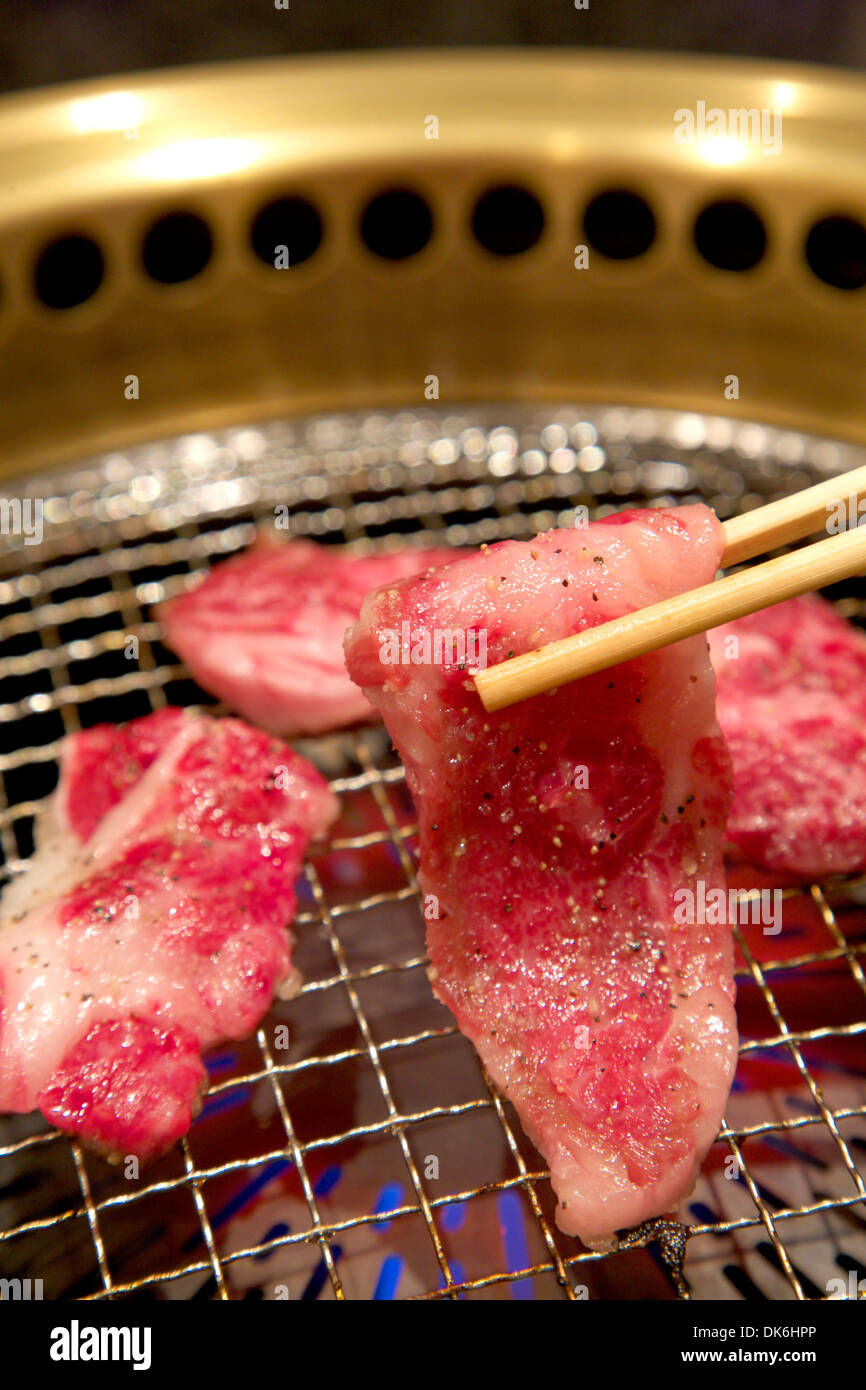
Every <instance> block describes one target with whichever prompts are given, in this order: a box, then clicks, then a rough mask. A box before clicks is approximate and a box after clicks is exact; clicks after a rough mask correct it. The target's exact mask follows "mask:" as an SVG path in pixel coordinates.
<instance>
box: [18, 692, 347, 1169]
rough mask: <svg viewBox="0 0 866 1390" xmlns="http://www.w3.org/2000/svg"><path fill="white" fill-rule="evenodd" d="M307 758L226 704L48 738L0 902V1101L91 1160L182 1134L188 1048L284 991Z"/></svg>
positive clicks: (232, 1032) (323, 795)
mask: <svg viewBox="0 0 866 1390" xmlns="http://www.w3.org/2000/svg"><path fill="white" fill-rule="evenodd" d="M336 809H337V808H336V802H335V799H334V797H333V796H332V794H331V793H330V791H329V790H328V787H327V785H326V783H325V782H324V781H323V779H322V778H321V777H320V775H319V773H318V772H317V771H316V770H315V768H313V767H312V766H311V765H310V764H309V763H308V762H306V761H305V760H304V759H303V758H301V757H299V756H298V755H297V754H296V753H294V752H293V751H292V750H291V749H290V748H289V747H288V746H287V745H286V744H284V743H282V742H280V741H279V740H276V739H273V738H271V737H269V736H268V735H267V734H263V733H261V732H259V731H258V730H256V729H251V728H249V727H248V726H247V725H245V724H243V723H241V722H240V721H239V720H236V719H223V720H216V719H212V718H210V717H209V716H195V715H188V714H185V713H184V712H183V711H182V710H179V709H166V710H162V711H160V712H158V713H156V714H152V715H148V716H146V717H144V718H142V719H136V720H133V722H132V723H130V724H127V725H126V726H125V727H122V728H117V727H114V726H110V725H98V726H96V727H95V728H92V729H88V730H86V731H84V732H82V733H77V734H73V735H71V736H70V737H69V738H67V739H66V740H65V743H64V746H63V753H62V760H61V776H60V784H59V786H58V789H57V791H56V792H55V794H54V796H53V798H52V800H51V802H50V805H49V808H48V810H47V811H46V813H45V816H44V819H43V822H42V824H41V825H40V827H39V835H38V849H37V852H36V854H35V855H34V856H33V858H32V860H31V861H30V864H29V866H28V869H27V871H26V872H25V873H24V874H23V875H22V877H21V878H20V879H19V880H17V881H15V882H14V883H12V884H11V885H10V886H9V888H8V889H7V890H6V892H5V894H4V896H3V901H2V916H0V1109H2V1110H14V1111H29V1110H33V1109H39V1110H41V1111H42V1112H43V1114H44V1115H45V1116H46V1117H47V1118H48V1119H49V1120H51V1121H52V1122H53V1123H55V1124H56V1125H58V1126H59V1127H60V1128H61V1129H63V1130H66V1131H68V1132H70V1133H73V1134H75V1135H77V1136H79V1137H80V1138H81V1139H82V1140H84V1141H85V1142H86V1143H87V1144H89V1145H90V1146H91V1147H93V1148H96V1149H98V1150H100V1151H102V1152H104V1153H106V1154H107V1155H109V1156H113V1157H117V1156H122V1155H133V1154H134V1155H137V1156H138V1157H139V1158H141V1159H147V1158H150V1157H153V1156H154V1155H156V1154H158V1153H160V1152H161V1151H163V1150H164V1149H166V1148H167V1147H169V1146H170V1145H171V1144H172V1143H174V1141H175V1140H176V1139H178V1138H179V1137H180V1136H181V1135H182V1134H184V1133H185V1131H186V1130H187V1128H188V1127H189V1124H190V1122H191V1118H192V1115H193V1114H194V1113H195V1111H196V1110H197V1108H198V1105H199V1103H200V1095H201V1092H202V1090H203V1089H204V1086H205V1071H204V1068H203V1066H202V1061H201V1052H202V1050H203V1049H204V1048H207V1047H209V1046H211V1045H212V1044H214V1043H216V1042H219V1041H220V1040H221V1039H224V1038H240V1037H244V1036H245V1035H247V1034H248V1033H250V1032H251V1031H252V1029H253V1028H254V1027H255V1026H256V1024H257V1023H258V1021H259V1019H260V1018H261V1017H262V1015H263V1014H264V1013H265V1011H266V1010H267V1008H268V1007H269V1005H270V1003H271V1000H272V998H273V996H274V994H275V992H280V993H284V992H289V991H291V990H292V988H293V987H296V980H295V978H294V976H293V972H292V968H291V958H290V945H289V936H288V932H287V927H288V924H289V923H290V922H291V919H292V916H293V914H294V910H295V890H294V882H295V878H296V875H297V872H298V869H299V866H300V863H301V860H302V858H303V855H304V851H305V849H306V846H307V843H308V841H309V840H310V838H311V837H312V836H314V835H317V834H319V833H321V832H322V831H323V830H325V828H326V827H327V826H328V825H329V824H330V822H331V821H332V820H333V818H334V816H335V814H336Z"/></svg>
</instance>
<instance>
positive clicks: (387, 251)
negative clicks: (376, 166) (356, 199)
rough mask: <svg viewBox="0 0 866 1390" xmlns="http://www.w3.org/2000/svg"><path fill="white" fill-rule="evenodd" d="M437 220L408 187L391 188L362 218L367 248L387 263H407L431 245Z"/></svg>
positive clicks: (376, 200)
mask: <svg viewBox="0 0 866 1390" xmlns="http://www.w3.org/2000/svg"><path fill="white" fill-rule="evenodd" d="M432 232H433V217H432V214H431V212H430V209H429V208H428V206H427V204H426V203H425V201H424V199H423V198H419V196H418V194H417V193H411V192H410V191H409V190H408V189H406V188H393V189H389V190H388V192H386V193H380V194H379V195H378V196H377V197H375V198H374V199H373V201H372V202H371V203H369V204H368V205H367V208H366V209H365V211H364V215H363V217H362V218H361V236H362V237H363V239H364V245H365V246H366V247H368V249H369V250H370V251H372V252H373V254H374V255H376V256H382V257H383V259H385V260H387V261H403V260H405V259H406V257H407V256H415V255H417V254H418V252H419V251H421V250H423V248H424V247H425V246H426V245H427V242H428V241H429V240H430V237H431V235H432Z"/></svg>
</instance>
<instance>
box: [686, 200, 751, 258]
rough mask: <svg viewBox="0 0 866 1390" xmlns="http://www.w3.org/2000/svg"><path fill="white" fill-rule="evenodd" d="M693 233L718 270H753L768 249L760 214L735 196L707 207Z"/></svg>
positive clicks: (705, 255)
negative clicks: (737, 200)
mask: <svg viewBox="0 0 866 1390" xmlns="http://www.w3.org/2000/svg"><path fill="white" fill-rule="evenodd" d="M694 235H695V245H696V246H697V248H698V250H699V251H700V253H701V255H702V256H703V258H704V260H705V261H709V263H710V265H714V266H716V267H717V268H718V269H719V270H751V269H752V267H753V266H756V265H757V264H758V261H759V260H760V259H761V257H762V256H763V254H764V252H765V251H766V249H767V233H766V232H765V231H764V224H763V222H762V221H761V219H760V217H759V216H758V214H757V213H756V212H754V211H753V210H752V208H750V207H747V206H746V204H745V203H739V202H736V201H734V200H730V201H723V202H719V203H710V205H709V207H706V208H704V210H703V212H702V213H700V214H699V216H698V219H697V221H696V222H695V232H694Z"/></svg>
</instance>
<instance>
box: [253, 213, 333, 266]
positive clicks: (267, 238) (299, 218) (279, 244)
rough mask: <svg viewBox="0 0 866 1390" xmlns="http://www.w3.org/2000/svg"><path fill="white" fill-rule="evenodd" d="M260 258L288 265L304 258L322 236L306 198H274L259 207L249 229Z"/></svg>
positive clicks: (276, 263) (304, 259)
mask: <svg viewBox="0 0 866 1390" xmlns="http://www.w3.org/2000/svg"><path fill="white" fill-rule="evenodd" d="M250 240H251V241H252V245H253V250H254V251H255V253H256V255H257V256H258V258H259V260H260V261H264V263H265V265H270V266H273V267H274V268H275V269H283V268H285V269H290V268H291V267H292V266H294V265H300V264H301V262H302V261H308V260H309V259H310V257H311V256H312V255H314V254H315V252H316V251H318V249H319V244H320V242H321V240H322V219H321V217H320V216H319V214H318V213H317V212H316V209H315V208H314V207H313V205H312V203H308V202H307V200H306V198H278V199H276V200H275V201H274V202H272V203H268V205H267V207H264V208H262V210H261V212H260V213H259V214H258V216H257V218H256V220H255V222H254V223H253V226H252V231H251V233H250Z"/></svg>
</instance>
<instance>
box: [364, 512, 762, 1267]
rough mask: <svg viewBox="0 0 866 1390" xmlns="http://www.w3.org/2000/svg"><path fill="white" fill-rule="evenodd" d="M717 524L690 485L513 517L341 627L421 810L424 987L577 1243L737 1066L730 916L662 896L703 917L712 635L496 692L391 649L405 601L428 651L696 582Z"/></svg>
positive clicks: (548, 626)
mask: <svg viewBox="0 0 866 1390" xmlns="http://www.w3.org/2000/svg"><path fill="white" fill-rule="evenodd" d="M722 543H723V542H722V534H721V530H720V527H719V524H718V522H717V521H716V519H715V517H714V516H713V514H712V513H711V512H710V511H708V510H707V509H706V508H704V507H699V506H695V507H683V508H678V509H677V510H676V511H662V510H659V511H640V512H631V513H626V514H621V515H618V516H612V517H610V518H607V519H606V520H605V521H603V522H599V523H596V524H593V525H591V526H589V527H587V528H585V529H582V530H568V531H566V530H560V531H550V532H547V533H546V534H544V535H541V536H538V537H537V538H536V539H535V540H534V541H530V542H525V543H524V542H515V541H506V542H503V543H501V544H497V545H493V546H490V547H489V548H483V549H482V551H481V552H479V553H477V554H475V555H472V556H469V557H466V558H464V559H460V560H457V561H455V562H454V563H452V564H451V565H450V566H448V568H447V569H444V570H438V571H435V572H433V573H431V574H427V575H424V576H420V577H417V578H414V579H408V580H405V581H403V582H402V583H401V584H399V585H395V586H392V587H390V588H388V589H381V590H379V591H378V592H377V593H375V594H372V595H370V596H369V597H368V598H367V599H366V601H365V603H364V607H363V609H362V611H361V617H360V619H359V621H358V623H357V624H356V626H355V627H354V628H353V629H352V630H351V631H350V633H349V634H348V635H347V639H346V650H347V663H348V669H349V672H350V674H351V676H352V678H353V679H354V680H356V681H357V682H358V684H359V685H360V686H362V687H363V688H364V690H365V691H366V693H367V695H368V697H369V698H370V699H371V700H372V701H373V702H374V703H375V704H376V705H377V706H378V708H379V709H380V711H381V713H382V715H383V718H384V720H385V724H386V726H387V728H388V730H389V731H390V733H391V737H392V738H393V740H394V743H395V744H396V746H397V748H398V750H399V752H400V753H401V755H402V758H403V762H404V764H405V767H406V775H407V780H408V785H409V788H410V790H411V792H412V794H413V796H414V798H415V801H416V805H417V808H418V814H419V822H420V881H421V885H422V890H423V893H424V895H425V898H424V910H425V917H427V919H428V923H427V942H428V948H429V955H430V961H431V966H430V979H431V982H432V985H433V989H434V992H435V994H436V995H437V997H438V998H439V999H440V1000H441V1001H442V1002H443V1003H444V1004H447V1006H448V1007H449V1008H450V1009H451V1010H452V1012H453V1013H454V1015H455V1016H456V1018H457V1022H458V1024H459V1026H460V1028H461V1030H462V1032H463V1033H465V1034H466V1036H467V1037H468V1038H470V1039H471V1041H472V1042H473V1043H474V1045H475V1047H476V1048H477V1050H478V1052H479V1053H480V1055H481V1058H482V1060H483V1061H484V1064H485V1066H486V1067H487V1069H488V1071H489V1072H490V1075H491V1076H492V1078H493V1080H494V1081H495V1083H496V1084H497V1086H498V1087H499V1088H500V1089H501V1090H502V1091H503V1092H504V1093H505V1094H506V1095H507V1096H508V1097H509V1099H510V1100H511V1101H512V1102H513V1103H514V1105H515V1107H516V1109H517V1113H518V1115H519V1116H520V1119H521V1121H522V1123H523V1125H524V1127H525V1128H526V1130H527V1133H528V1134H529V1135H530V1137H531V1138H532V1140H533V1141H534V1143H535V1144H536V1145H537V1147H538V1148H539V1149H540V1150H541V1152H542V1153H543V1154H544V1156H545V1158H546V1159H547V1162H548V1164H549V1166H550V1170H551V1176H552V1181H553V1186H554V1188H555V1190H556V1193H557V1196H558V1198H559V1206H558V1211H557V1220H558V1222H559V1225H560V1226H561V1227H562V1229H563V1230H564V1231H566V1232H568V1233H569V1234H576V1235H579V1236H580V1237H581V1238H582V1239H583V1240H584V1241H585V1242H587V1243H593V1244H596V1243H604V1242H605V1241H606V1240H607V1239H608V1238H609V1237H610V1236H611V1234H612V1233H613V1232H614V1231H615V1230H617V1229H618V1228H621V1227H631V1226H633V1225H636V1224H638V1223H640V1222H641V1221H643V1220H645V1219H647V1218H649V1217H651V1216H654V1215H657V1214H659V1213H660V1212H664V1211H665V1210H667V1209H668V1208H670V1207H671V1206H672V1205H673V1204H674V1203H675V1202H676V1201H677V1200H678V1199H679V1198H680V1197H681V1196H682V1195H683V1194H684V1193H685V1192H686V1191H688V1189H689V1188H690V1186H691V1184H692V1183H693V1181H694V1178H695V1176H696V1173H697V1169H698V1166H699V1163H700V1162H701V1160H702V1158H703V1156H704V1154H705V1153H706V1151H707V1149H708V1147H709V1145H710V1144H711V1143H712V1141H713V1139H714V1138H715V1135H716V1133H717V1131H718V1128H719V1122H720V1120H721V1118H722V1112H723V1107H724V1104H725V1099H726V1097H727V1094H728V1089H729V1086H730V1082H731V1078H732V1076H733V1071H734V1065H735V1059H736V1045H737V1033H736V1023H735V1014H734V1007H733V1001H734V984H733V978H732V975H733V959H732V956H733V952H732V942H731V933H730V928H729V927H728V926H727V925H712V924H702V923H701V922H700V921H699V922H697V923H696V924H694V925H686V924H683V922H682V920H676V918H675V913H676V912H679V914H680V919H682V918H683V916H685V915H687V912H688V907H687V904H688V901H689V899H688V896H685V897H683V896H682V892H683V891H685V893H686V895H688V894H691V895H692V896H691V902H692V904H693V905H694V906H695V910H696V915H700V913H699V912H698V904H699V902H700V900H701V893H702V892H703V893H704V895H706V894H709V892H710V891H711V890H713V889H724V877H723V867H722V858H721V840H722V830H723V827H724V823H725V816H726V813H727V809H728V802H729V787H730V763H729V757H728V753H727V750H726V748H725V744H724V741H723V739H722V737H721V734H720V732H719V728H718V725H717V723H716V719H715V712H714V706H713V701H714V681H713V676H712V672H711V669H710V664H709V660H708V655H707V643H706V641H705V639H704V638H703V637H697V638H693V639H690V640H689V641H686V642H681V643H679V644H678V645H677V646H675V647H670V648H667V649H666V650H664V651H659V652H655V653H653V654H651V655H649V656H646V657H643V658H641V659H640V660H638V661H633V662H630V663H628V664H626V665H622V666H620V667H617V668H616V669H615V670H613V671H607V672H604V673H602V674H600V675H598V676H590V677H587V678H586V679H585V680H583V681H579V682H576V683H574V684H572V685H569V686H567V687H563V688H562V689H560V690H558V691H556V692H555V693H553V694H550V695H544V696H539V697H537V698H534V699H532V700H527V701H525V702H524V703H523V704H520V705H517V706H514V707H512V708H510V709H506V710H503V711H501V712H499V713H498V714H486V713H485V711H484V709H483V707H482V705H481V702H480V700H479V699H478V697H477V695H476V693H475V690H474V686H473V684H472V682H471V681H470V680H469V679H468V677H467V673H466V671H465V670H463V669H461V665H460V663H459V662H456V663H451V664H447V663H446V664H441V665H438V666H437V665H433V664H426V665H422V664H413V663H411V662H407V663H406V664H387V663H385V662H383V660H382V659H381V657H382V655H383V654H385V653H387V652H388V651H389V643H390V641H391V638H390V634H391V633H392V632H393V631H394V630H398V631H399V630H400V628H401V623H402V622H404V621H408V622H409V624H410V627H411V631H412V633H413V634H416V633H417V634H419V640H418V650H419V652H423V644H422V642H421V640H420V634H422V633H423V632H424V631H425V630H426V631H429V632H430V633H431V638H430V647H431V650H432V649H433V636H434V635H435V632H436V630H450V631H454V630H463V631H471V632H474V633H476V634H478V638H477V641H476V645H480V637H481V634H483V633H486V640H487V654H488V661H489V662H490V663H493V662H496V661H499V660H502V659H504V658H505V657H507V656H508V655H509V654H511V653H512V652H514V653H517V652H523V651H526V650H528V649H531V648H533V647H536V646H539V645H540V644H542V643H545V642H548V641H552V640H555V639H557V638H561V637H565V636H567V635H569V634H570V633H573V632H578V631H581V630H582V629H584V628H587V627H590V626H593V625H595V624H597V623H601V622H604V621H606V620H608V619H611V618H614V617H618V616H619V615H621V614H623V613H626V612H630V611H632V610H633V609H636V608H639V607H642V606H644V605H646V604H649V603H655V602H658V601H660V600H662V599H664V598H667V597H669V596H671V595H673V594H674V593H677V592H680V591H681V590H684V589H689V588H694V587H697V586H698V585H701V584H705V583H708V582H709V581H710V580H711V579H712V577H713V574H714V573H715V570H716V568H717V565H718V563H719V557H720V555H721V551H722ZM464 645H465V646H467V647H468V638H467V639H466V642H465V644H464ZM675 894H679V896H677V897H675ZM704 915H711V914H704ZM725 915H727V914H725Z"/></svg>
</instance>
